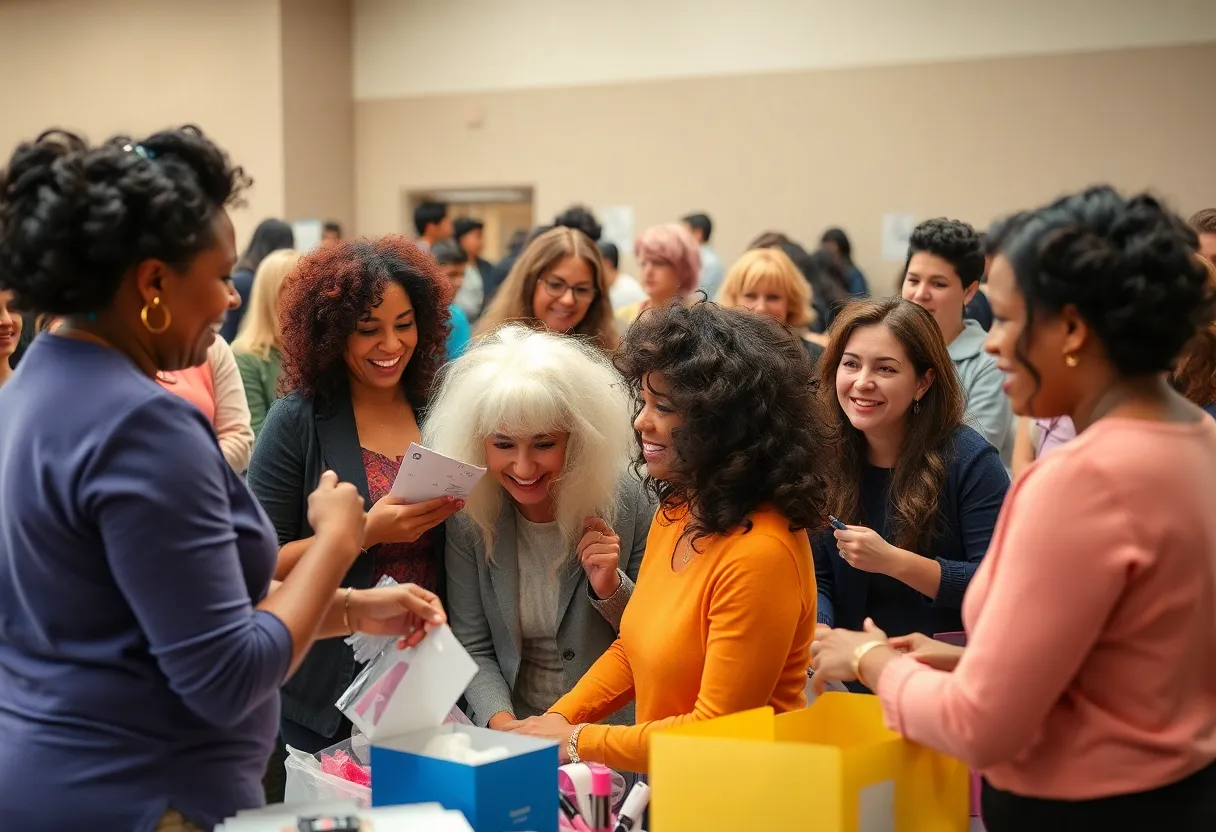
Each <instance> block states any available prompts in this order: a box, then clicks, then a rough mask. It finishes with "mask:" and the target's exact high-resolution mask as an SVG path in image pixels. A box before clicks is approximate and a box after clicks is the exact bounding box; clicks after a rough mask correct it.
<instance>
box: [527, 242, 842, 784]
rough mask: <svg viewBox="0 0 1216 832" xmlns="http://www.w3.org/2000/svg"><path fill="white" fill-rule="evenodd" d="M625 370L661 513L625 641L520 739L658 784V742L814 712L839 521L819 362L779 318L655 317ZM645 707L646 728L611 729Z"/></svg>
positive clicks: (716, 311)
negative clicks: (753, 719)
mask: <svg viewBox="0 0 1216 832" xmlns="http://www.w3.org/2000/svg"><path fill="white" fill-rule="evenodd" d="M681 230H683V229H681ZM685 233H686V232H685ZM693 252H694V254H695V252H696V249H695V248H694V249H693ZM695 275H696V272H694V273H693V278H692V279H695ZM616 363H617V368H618V369H619V370H620V371H621V373H622V374H623V375H624V376H625V380H626V382H627V383H628V385H629V388H630V389H631V390H632V392H633V394H634V396H635V398H636V402H637V405H636V406H637V407H638V408H639V410H638V413H637V417H636V418H635V419H634V429H635V430H636V431H637V433H638V439H639V443H640V446H641V459H642V460H643V461H644V463H645V466H646V472H647V482H648V483H649V485H650V486H651V488H652V489H653V490H654V494H655V496H656V497H657V498H658V500H659V501H660V508H659V511H658V514H656V516H655V519H654V521H653V523H652V524H651V528H650V536H649V537H648V539H647V542H646V556H645V557H644V558H643V560H642V570H641V574H640V575H639V577H638V581H637V585H636V586H635V587H634V590H633V597H632V598H631V599H630V601H629V606H628V607H627V608H626V609H625V615H624V617H623V618H622V621H621V634H620V636H619V637H618V638H617V640H616V641H615V642H613V644H612V647H610V648H609V650H608V652H607V653H605V654H604V655H603V656H602V657H601V658H600V659H599V661H597V662H596V663H595V664H594V665H592V667H591V669H590V670H589V671H588V672H587V675H585V676H584V677H583V678H582V679H581V680H580V681H579V683H578V684H577V685H576V686H575V688H574V690H572V691H571V692H570V693H568V694H567V695H566V696H563V697H562V698H561V699H560V700H558V702H557V704H555V705H554V706H553V707H552V709H550V711H549V713H547V714H544V715H543V716H539V717H534V718H532V719H528V720H524V721H523V724H522V725H519V726H516V730H518V731H519V732H521V733H524V734H531V735H534V736H540V737H546V738H549V739H553V740H556V741H557V742H558V743H559V745H558V757H559V759H560V760H561V761H562V762H565V761H567V760H572V761H576V762H577V761H579V760H584V761H589V762H597V763H603V764H605V765H608V766H611V767H613V768H617V769H620V770H624V771H630V772H645V771H647V769H648V765H649V761H648V757H649V747H650V737H651V735H652V734H653V733H654V732H656V731H661V730H664V729H666V728H671V727H675V726H679V725H683V724H688V723H691V722H696V721H700V720H704V719H713V718H714V717H718V716H724V715H726V714H731V713H735V712H738V711H743V710H748V709H750V708H759V707H763V706H765V705H768V706H771V707H773V708H774V709H775V710H776V711H778V712H784V711H792V710H798V709H800V708H804V707H805V706H806V695H805V688H806V669H807V665H808V663H809V662H810V652H809V648H810V643H811V638H812V635H813V633H814V629H815V571H814V565H813V563H812V561H811V551H810V542H809V541H808V539H807V534H806V531H805V530H806V529H817V528H819V527H820V526H821V525H822V524H823V523H824V522H825V521H826V516H825V514H824V512H823V505H824V489H825V487H826V476H825V471H824V469H823V468H822V466H821V462H820V458H821V455H820V448H821V447H822V437H821V436H820V422H819V419H818V416H817V414H816V412H815V411H816V408H815V401H814V393H813V392H812V384H811V365H810V362H808V361H807V360H806V353H805V352H804V350H803V348H802V345H801V344H799V343H798V339H797V338H796V337H794V335H793V334H792V333H791V332H790V331H789V330H788V329H786V328H785V327H784V326H782V325H781V324H779V323H777V321H775V320H773V319H772V318H770V317H769V316H767V315H755V314H752V313H751V312H747V311H744V310H741V309H725V308H723V307H721V306H718V305H717V304H714V303H695V304H692V305H691V306H686V305H684V304H669V305H667V306H663V307H658V308H656V309H654V310H653V311H652V312H648V313H647V314H645V315H642V316H641V317H640V318H638V320H637V321H636V322H635V323H634V325H633V326H632V327H630V329H629V331H628V332H627V333H626V334H625V340H624V343H623V345H622V347H621V349H620V350H619V351H618V353H617V356H616ZM635 699H636V701H637V724H636V725H628V726H626V725H604V724H599V723H600V722H601V721H602V720H603V719H604V718H605V717H607V716H608V715H609V714H611V713H614V712H615V711H617V710H619V709H620V707H621V706H622V705H624V704H625V703H627V702H630V701H633V700H635Z"/></svg>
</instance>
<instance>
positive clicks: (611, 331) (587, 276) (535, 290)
mask: <svg viewBox="0 0 1216 832" xmlns="http://www.w3.org/2000/svg"><path fill="white" fill-rule="evenodd" d="M509 322H516V323H522V324H525V325H527V326H530V327H532V328H533V329H541V330H544V329H547V330H550V331H552V332H557V333H561V334H564V335H582V336H584V337H586V338H588V339H590V340H591V341H592V342H593V343H594V344H595V345H596V346H598V347H599V348H600V349H603V350H614V349H616V346H617V343H618V342H619V340H620V338H619V337H618V336H617V332H616V327H615V326H614V324H613V320H612V304H611V303H610V302H609V301H608V286H607V284H606V283H605V281H604V265H603V262H602V261H601V260H600V253H599V250H598V249H596V247H595V243H594V242H593V241H592V240H591V238H590V237H588V236H587V235H586V234H584V233H583V232H581V231H577V230H575V229H573V228H565V227H558V228H554V229H552V230H551V231H546V232H545V233H544V234H541V235H540V236H539V237H537V238H536V239H535V240H533V241H532V242H531V244H529V245H528V247H527V248H526V249H525V250H524V253H523V254H522V255H520V257H519V259H518V260H517V261H515V265H514V266H512V267H511V273H510V274H509V275H508V276H507V280H506V282H505V283H503V285H502V288H501V289H499V290H498V292H497V294H495V295H494V300H493V302H492V303H491V304H490V306H489V308H488V309H486V311H485V314H484V315H482V316H481V320H480V321H479V322H478V325H477V333H476V335H477V337H481V336H483V335H485V334H486V333H488V332H492V331H494V330H495V329H497V328H498V327H499V326H501V325H502V324H504V323H509Z"/></svg>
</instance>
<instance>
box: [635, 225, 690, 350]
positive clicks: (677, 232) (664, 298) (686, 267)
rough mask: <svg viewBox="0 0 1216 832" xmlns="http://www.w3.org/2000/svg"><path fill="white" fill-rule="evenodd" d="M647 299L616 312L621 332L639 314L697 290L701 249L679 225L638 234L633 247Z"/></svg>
mask: <svg viewBox="0 0 1216 832" xmlns="http://www.w3.org/2000/svg"><path fill="white" fill-rule="evenodd" d="M633 254H634V257H635V258H636V259H637V261H638V270H639V271H640V273H641V278H642V291H644V292H645V293H646V299H645V300H643V301H640V302H638V303H634V304H631V305H629V306H626V307H624V308H622V309H618V310H617V313H616V323H617V326H618V327H620V329H621V330H622V331H624V330H625V329H627V328H628V327H629V325H630V324H631V323H633V321H634V319H635V318H637V316H638V315H640V314H641V313H643V312H645V311H646V310H647V309H651V308H654V307H658V306H665V305H666V304H667V303H669V302H670V301H672V300H674V299H676V298H681V299H683V298H686V297H687V296H689V295H691V294H692V293H693V292H695V291H696V290H697V277H698V275H699V274H700V272H701V249H700V246H699V245H698V243H697V240H696V238H695V237H693V236H692V234H690V233H689V232H688V229H687V228H685V227H684V226H682V225H679V224H678V223H669V224H667V225H655V226H651V227H650V228H647V229H646V230H645V231H643V232H642V233H641V234H639V235H638V239H637V242H636V243H635V244H634V247H633Z"/></svg>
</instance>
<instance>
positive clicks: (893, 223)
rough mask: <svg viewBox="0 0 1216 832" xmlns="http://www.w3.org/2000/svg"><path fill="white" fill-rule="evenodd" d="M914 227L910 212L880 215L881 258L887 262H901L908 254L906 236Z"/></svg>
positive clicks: (910, 234)
mask: <svg viewBox="0 0 1216 832" xmlns="http://www.w3.org/2000/svg"><path fill="white" fill-rule="evenodd" d="M914 228H916V217H914V216H912V215H911V214H883V215H882V259H883V260H886V261H887V262H889V263H899V262H903V260H904V258H906V257H907V256H908V238H910V237H911V236H912V229H914Z"/></svg>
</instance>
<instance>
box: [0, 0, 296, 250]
mask: <svg viewBox="0 0 1216 832" xmlns="http://www.w3.org/2000/svg"><path fill="white" fill-rule="evenodd" d="M0 39H2V42H3V47H0V156H2V157H3V160H0V165H3V164H4V161H6V160H7V158H8V155H9V153H11V151H12V149H13V148H14V147H15V146H16V145H17V143H18V142H20V141H21V140H24V139H31V138H33V137H34V136H36V135H37V134H38V133H39V132H41V131H42V130H44V129H46V128H48V127H52V126H57V127H64V128H68V129H72V130H75V131H78V132H82V133H84V134H86V135H87V137H88V138H90V139H92V140H94V141H100V140H103V139H105V138H108V137H109V136H110V135H112V134H114V133H119V132H124V133H128V134H131V135H135V136H140V135H142V134H147V133H149V132H153V131H155V130H159V129H162V128H164V127H167V126H170V125H178V124H184V123H187V122H188V123H193V124H197V125H199V126H200V127H202V128H203V129H204V130H205V131H206V132H207V134H208V135H210V136H211V137H212V138H213V139H215V141H216V142H218V143H219V144H220V145H221V146H222V147H224V148H225V149H226V150H227V151H228V152H229V153H230V154H231V156H232V158H233V159H234V160H236V161H237V162H238V163H240V164H241V165H243V166H244V167H245V168H246V170H247V171H248V172H249V173H250V174H251V175H252V176H253V178H254V180H255V184H254V187H253V190H252V191H251V192H250V193H249V197H248V199H249V207H248V208H247V209H244V210H240V211H237V212H236V213H235V214H234V217H233V219H234V221H235V223H236V226H237V235H238V240H245V239H246V238H247V235H248V231H249V230H250V229H251V228H252V226H253V225H254V224H256V223H257V222H258V220H260V219H261V218H262V217H264V216H270V215H281V214H282V213H283V209H284V201H283V194H284V173H283V94H282V83H281V80H282V71H281V65H280V55H279V3H278V0H174V2H166V0H4V2H0Z"/></svg>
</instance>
